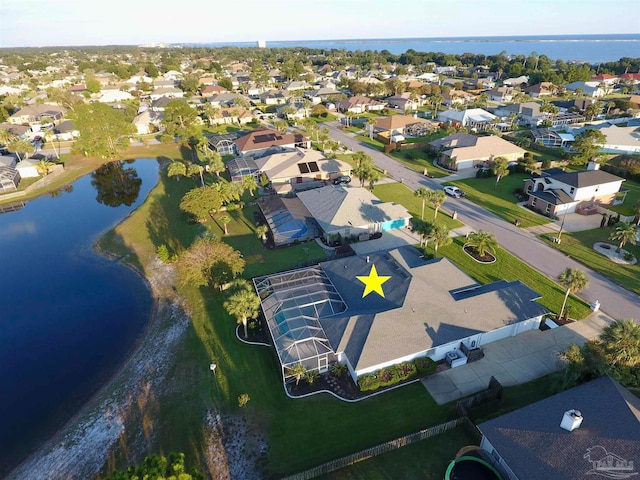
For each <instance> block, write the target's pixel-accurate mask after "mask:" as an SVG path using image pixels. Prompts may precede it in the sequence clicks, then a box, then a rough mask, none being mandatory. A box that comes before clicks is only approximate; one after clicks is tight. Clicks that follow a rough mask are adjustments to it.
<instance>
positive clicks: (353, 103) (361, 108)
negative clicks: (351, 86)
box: [338, 95, 386, 114]
mask: <svg viewBox="0 0 640 480" xmlns="http://www.w3.org/2000/svg"><path fill="white" fill-rule="evenodd" d="M385 106H386V103H383V102H379V101H377V100H374V99H373V98H369V97H365V96H364V95H354V96H353V97H349V98H344V99H342V100H340V101H339V102H338V110H339V111H340V112H342V113H347V112H351V113H356V114H358V113H365V112H374V111H378V112H379V111H380V110H383V109H384V108H385Z"/></svg>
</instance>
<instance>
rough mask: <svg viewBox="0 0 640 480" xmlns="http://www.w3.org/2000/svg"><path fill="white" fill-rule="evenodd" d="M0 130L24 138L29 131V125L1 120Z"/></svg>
mask: <svg viewBox="0 0 640 480" xmlns="http://www.w3.org/2000/svg"><path fill="white" fill-rule="evenodd" d="M0 130H5V131H7V132H9V133H10V134H11V135H15V136H16V137H18V138H26V137H27V135H28V134H29V133H30V132H31V127H30V126H29V125H15V124H11V123H4V122H3V123H0Z"/></svg>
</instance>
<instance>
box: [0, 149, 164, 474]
mask: <svg viewBox="0 0 640 480" xmlns="http://www.w3.org/2000/svg"><path fill="white" fill-rule="evenodd" d="M157 181H158V163H157V162H156V161H155V160H146V159H145V160H142V159H141V160H136V161H135V162H132V163H130V162H127V163H125V162H115V163H113V164H109V166H108V167H106V168H104V169H101V170H99V171H97V172H95V173H94V174H91V175H87V176H85V177H83V178H81V179H79V180H78V181H76V182H75V183H74V184H73V185H72V189H68V190H70V191H64V190H61V191H60V192H58V196H55V197H51V196H46V197H41V198H38V199H36V200H33V201H30V202H28V203H27V204H26V206H25V207H24V208H22V209H20V210H18V211H15V212H11V213H5V214H2V215H0V265H1V271H0V386H1V390H0V477H2V476H3V472H4V473H6V472H7V469H8V468H11V467H12V466H15V464H16V463H17V462H19V461H20V460H22V457H23V456H24V454H25V452H26V451H27V450H29V449H32V448H34V447H36V446H37V445H38V444H39V443H40V442H41V441H42V440H43V439H45V438H47V437H48V436H50V435H51V434H52V433H54V432H55V430H56V429H57V428H59V427H60V426H62V425H63V424H64V423H65V422H66V421H67V420H69V418H70V417H71V416H72V415H73V414H74V413H76V412H77V410H78V409H79V408H80V406H82V404H83V403H84V402H86V401H87V400H88V399H89V398H90V396H91V395H92V394H93V393H94V392H95V391H96V390H97V389H98V388H100V386H101V385H102V384H104V382H105V380H106V379H108V378H109V376H110V375H112V374H113V373H114V371H115V370H116V369H117V367H118V366H119V365H120V364H121V363H122V361H123V360H124V359H125V357H126V356H127V354H128V353H129V352H130V350H131V348H132V347H133V345H134V344H135V342H136V340H137V339H138V338H139V336H140V334H141V332H142V331H143V329H144V327H145V326H146V324H147V321H148V319H149V315H150V312H151V308H152V300H151V295H150V292H149V291H148V289H147V287H146V285H145V283H144V282H143V281H142V279H140V278H139V277H138V276H137V275H136V274H135V273H134V272H133V271H132V270H130V269H128V268H126V267H124V266H122V265H121V264H119V263H117V262H115V261H112V260H108V259H105V258H104V257H102V256H99V255H97V254H96V253H95V252H94V251H93V249H92V245H93V243H94V242H95V241H96V239H97V238H98V237H99V235H100V234H101V233H103V232H104V231H106V230H108V229H109V228H111V227H113V226H114V225H116V224H117V223H119V222H120V221H121V220H123V219H124V218H125V217H126V216H127V215H128V214H129V213H130V212H131V211H132V210H133V209H134V208H135V207H137V206H138V205H140V203H142V202H143V201H144V199H145V198H146V197H147V194H148V193H149V191H150V190H151V189H152V188H153V187H154V186H155V185H156V183H157Z"/></svg>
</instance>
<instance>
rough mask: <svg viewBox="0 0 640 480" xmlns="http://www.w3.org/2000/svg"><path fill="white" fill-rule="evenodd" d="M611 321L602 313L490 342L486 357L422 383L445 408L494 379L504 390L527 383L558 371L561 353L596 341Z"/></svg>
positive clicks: (436, 375) (484, 349)
mask: <svg viewBox="0 0 640 480" xmlns="http://www.w3.org/2000/svg"><path fill="white" fill-rule="evenodd" d="M612 321H613V320H612V319H611V318H610V317H608V316H607V315H605V314H603V313H600V312H599V313H594V314H592V315H591V316H589V317H588V318H586V319H584V320H582V321H580V322H575V323H572V324H570V325H566V326H562V327H558V328H554V329H551V330H546V331H544V332H543V331H540V330H533V331H530V332H525V333H521V334H520V335H516V336H515V337H510V338H505V339H504V340H499V341H497V342H493V343H489V344H487V345H485V346H483V347H482V348H483V351H484V358H482V359H480V360H478V361H476V362H473V363H468V364H466V365H462V366H460V367H456V368H452V369H449V370H445V371H443V372H440V373H437V374H435V375H432V376H430V377H428V378H426V379H425V380H423V381H422V384H423V385H424V386H425V387H426V389H427V390H428V391H429V393H430V394H431V396H432V397H433V399H434V400H435V401H436V402H437V403H438V404H439V405H442V404H445V403H448V402H452V401H454V400H458V399H460V398H463V397H467V396H469V395H472V394H474V393H477V392H480V391H482V390H485V389H486V388H487V386H488V385H489V379H490V378H491V377H492V376H493V377H495V378H496V380H498V381H499V382H500V383H501V384H502V385H503V386H505V387H506V386H511V385H518V384H520V383H526V382H529V381H531V380H535V379H536V378H539V377H542V376H544V375H547V374H549V373H552V372H555V371H557V370H559V369H560V367H561V363H560V362H559V354H560V353H561V352H563V351H564V350H566V349H567V347H568V346H569V345H571V344H577V345H582V344H584V343H585V342H586V341H587V340H592V339H594V338H596V337H597V336H598V335H599V334H600V332H601V330H602V328H604V327H605V326H606V325H608V324H609V323H611V322H612Z"/></svg>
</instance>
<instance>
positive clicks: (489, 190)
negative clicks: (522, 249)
mask: <svg viewBox="0 0 640 480" xmlns="http://www.w3.org/2000/svg"><path fill="white" fill-rule="evenodd" d="M529 177H530V176H529V175H526V174H524V173H513V174H511V175H508V176H506V177H504V178H503V179H502V180H500V182H499V183H498V186H497V188H496V179H495V177H491V178H468V179H465V180H458V181H456V182H452V185H456V186H457V187H459V188H461V189H462V190H464V191H465V193H466V194H467V198H468V199H469V200H471V201H472V202H474V203H477V204H478V205H482V206H483V207H484V208H486V209H487V210H489V211H491V212H493V213H495V214H496V215H498V216H499V217H501V218H503V219H505V220H506V221H508V222H510V223H513V222H514V221H515V219H516V218H518V219H520V226H521V227H533V226H535V225H544V224H546V223H549V222H550V221H551V220H550V219H548V218H546V217H543V216H541V215H537V214H535V213H534V212H532V211H530V210H528V209H526V208H522V207H519V206H518V204H517V203H518V201H517V199H516V197H514V196H513V191H514V190H516V189H517V188H522V185H523V181H524V180H525V179H527V178H529Z"/></svg>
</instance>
